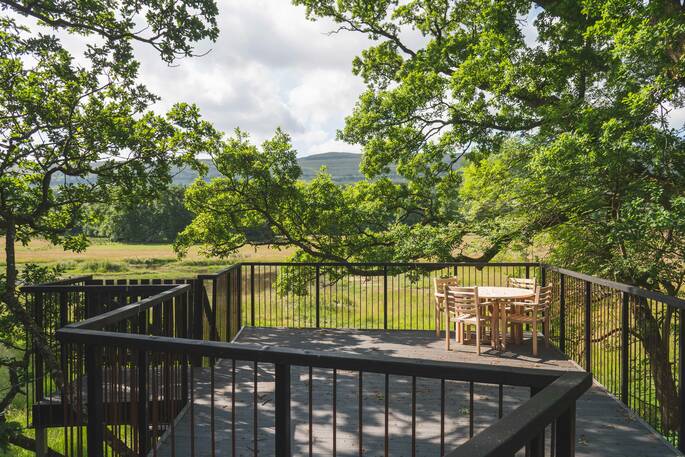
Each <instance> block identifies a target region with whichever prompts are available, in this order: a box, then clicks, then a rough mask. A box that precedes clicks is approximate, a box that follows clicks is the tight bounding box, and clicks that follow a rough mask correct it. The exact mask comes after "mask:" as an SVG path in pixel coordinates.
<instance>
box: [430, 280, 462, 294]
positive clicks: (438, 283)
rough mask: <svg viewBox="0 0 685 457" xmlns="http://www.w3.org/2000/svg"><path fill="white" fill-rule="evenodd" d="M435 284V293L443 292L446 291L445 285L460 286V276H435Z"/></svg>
mask: <svg viewBox="0 0 685 457" xmlns="http://www.w3.org/2000/svg"><path fill="white" fill-rule="evenodd" d="M433 284H434V285H435V294H436V295H437V294H442V293H444V292H445V286H449V287H458V286H459V278H457V277H456V276H444V277H442V278H435V279H434V280H433Z"/></svg>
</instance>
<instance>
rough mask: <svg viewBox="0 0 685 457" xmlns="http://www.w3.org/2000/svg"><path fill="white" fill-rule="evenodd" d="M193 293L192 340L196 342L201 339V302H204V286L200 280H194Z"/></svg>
mask: <svg viewBox="0 0 685 457" xmlns="http://www.w3.org/2000/svg"><path fill="white" fill-rule="evenodd" d="M193 287H194V293H193V338H194V339H196V340H201V339H202V336H203V335H202V333H203V331H202V330H203V329H202V327H203V326H202V302H203V300H204V295H205V291H204V284H203V282H202V279H199V278H197V279H195V281H194V284H193Z"/></svg>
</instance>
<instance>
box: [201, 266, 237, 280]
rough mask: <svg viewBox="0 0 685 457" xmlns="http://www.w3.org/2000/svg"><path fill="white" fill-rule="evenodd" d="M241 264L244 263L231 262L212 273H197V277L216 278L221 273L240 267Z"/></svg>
mask: <svg viewBox="0 0 685 457" xmlns="http://www.w3.org/2000/svg"><path fill="white" fill-rule="evenodd" d="M241 265H244V263H243V262H238V263H233V264H231V265H230V266H229V267H226V268H222V269H221V270H219V271H216V272H214V273H203V274H199V275H197V279H216V278H218V277H219V276H221V275H223V274H226V273H230V272H231V271H233V270H235V269H237V268H240V266H241Z"/></svg>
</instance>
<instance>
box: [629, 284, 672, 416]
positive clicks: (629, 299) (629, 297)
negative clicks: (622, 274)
mask: <svg viewBox="0 0 685 457" xmlns="http://www.w3.org/2000/svg"><path fill="white" fill-rule="evenodd" d="M621 295H622V297H621V401H623V403H625V404H626V405H627V404H628V382H629V379H628V376H629V375H628V343H629V341H628V326H629V325H630V324H629V320H628V301H629V300H630V297H629V296H628V294H627V293H625V292H623V293H622V294H621ZM681 379H682V378H681Z"/></svg>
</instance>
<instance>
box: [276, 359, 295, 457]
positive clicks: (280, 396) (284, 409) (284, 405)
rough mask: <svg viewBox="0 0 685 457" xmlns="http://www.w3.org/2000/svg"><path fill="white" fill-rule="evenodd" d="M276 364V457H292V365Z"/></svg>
mask: <svg viewBox="0 0 685 457" xmlns="http://www.w3.org/2000/svg"><path fill="white" fill-rule="evenodd" d="M275 365H276V367H275V370H276V379H275V383H276V388H275V389H276V457H290V455H291V449H290V446H291V444H290V365H287V364H284V363H277V364H275Z"/></svg>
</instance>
